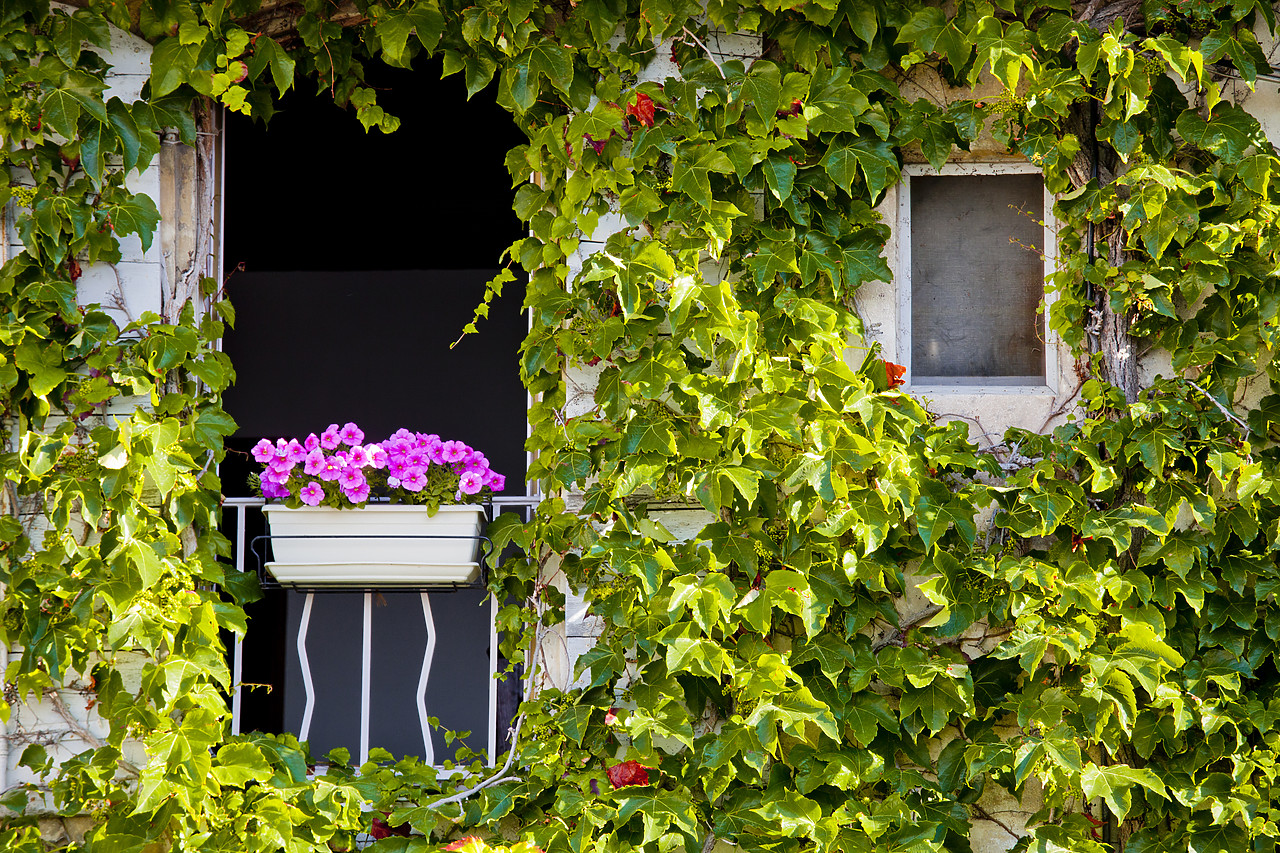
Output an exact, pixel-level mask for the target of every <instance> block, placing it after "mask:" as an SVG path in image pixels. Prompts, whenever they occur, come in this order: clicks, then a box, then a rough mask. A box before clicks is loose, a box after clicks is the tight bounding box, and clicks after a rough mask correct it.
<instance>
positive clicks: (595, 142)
mask: <svg viewBox="0 0 1280 853" xmlns="http://www.w3.org/2000/svg"><path fill="white" fill-rule="evenodd" d="M609 136H613V134H612V133H611V134H609ZM582 138H583V139H585V140H586V141H587V144H588V145H590V146H591V147H592V148H593V149H595V152H596V156H597V157H598V156H600V152H602V151H604V147H605V146H606V145H608V144H609V139H608V138H605V139H592V138H591V134H589V133H584V134H582Z"/></svg>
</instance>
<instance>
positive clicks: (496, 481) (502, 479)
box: [489, 474, 507, 492]
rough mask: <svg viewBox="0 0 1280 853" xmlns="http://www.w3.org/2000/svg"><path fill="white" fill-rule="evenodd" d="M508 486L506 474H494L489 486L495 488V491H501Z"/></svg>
mask: <svg viewBox="0 0 1280 853" xmlns="http://www.w3.org/2000/svg"><path fill="white" fill-rule="evenodd" d="M506 487H507V478H506V475H504V474H494V475H493V477H491V478H490V479H489V488H491V489H493V490H494V491H495V492H500V491H502V490H503V489H505V488H506Z"/></svg>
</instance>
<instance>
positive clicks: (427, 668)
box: [415, 592, 436, 764]
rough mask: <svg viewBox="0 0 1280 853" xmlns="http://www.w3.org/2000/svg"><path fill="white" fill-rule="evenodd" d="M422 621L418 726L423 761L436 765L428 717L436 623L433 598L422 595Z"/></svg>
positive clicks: (417, 697)
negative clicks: (423, 646) (424, 643)
mask: <svg viewBox="0 0 1280 853" xmlns="http://www.w3.org/2000/svg"><path fill="white" fill-rule="evenodd" d="M422 619H423V622H424V623H425V625H426V629H427V648H426V650H425V651H424V652H423V654H422V674H421V675H419V676H418V694H417V696H416V697H415V698H416V699H417V702H418V724H419V725H420V726H422V761H423V763H424V764H435V763H436V748H435V745H434V744H433V743H432V742H431V722H430V717H428V716H427V679H428V678H429V677H430V675H431V662H432V660H433V659H434V658H435V654H436V622H435V619H434V618H432V616H431V597H430V596H429V595H428V594H427V593H425V592H424V593H422Z"/></svg>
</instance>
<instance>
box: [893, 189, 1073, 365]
mask: <svg viewBox="0 0 1280 853" xmlns="http://www.w3.org/2000/svg"><path fill="white" fill-rule="evenodd" d="M1050 209H1051V200H1050V199H1049V197H1048V196H1047V195H1046V193H1045V190H1044V180H1043V178H1042V177H1041V175H1040V173H1039V172H1038V171H1037V170H1035V168H1034V167H1033V166H1031V164H972V163H966V164H949V165H948V166H946V167H944V168H943V170H942V172H941V173H939V172H935V171H934V170H932V169H930V168H929V167H927V166H925V167H917V166H908V167H907V169H906V170H905V171H904V177H903V184H902V187H901V192H900V194H899V217H898V220H899V232H898V233H899V235H900V236H899V251H900V257H899V264H898V294H899V314H898V317H899V346H898V353H899V356H900V357H903V358H904V359H906V360H907V378H908V382H909V384H910V385H912V386H913V387H920V386H942V387H946V386H964V387H973V386H996V387H1019V386H1021V387H1035V388H1042V389H1043V388H1045V387H1046V386H1050V385H1051V384H1053V383H1052V378H1053V377H1054V376H1055V375H1056V372H1057V371H1056V363H1054V359H1053V351H1054V349H1055V348H1054V347H1052V346H1049V344H1048V339H1047V338H1046V334H1045V321H1044V315H1043V313H1042V312H1041V310H1040V305H1041V303H1042V302H1043V301H1044V298H1045V292H1044V280H1045V275H1046V273H1047V271H1048V270H1047V269H1046V264H1047V258H1048V257H1050V256H1051V255H1052V253H1053V248H1054V247H1053V245H1052V241H1053V231H1052V228H1051V227H1050V223H1049V221H1048V217H1049V214H1050Z"/></svg>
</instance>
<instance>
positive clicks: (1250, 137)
mask: <svg viewBox="0 0 1280 853" xmlns="http://www.w3.org/2000/svg"><path fill="white" fill-rule="evenodd" d="M1175 126H1176V128H1177V130H1178V135H1179V136H1181V137H1182V138H1183V139H1185V140H1186V141H1187V142H1189V143H1191V144H1192V145H1194V146H1196V147H1197V148H1203V149H1204V150H1205V151H1209V152H1211V153H1213V154H1216V155H1217V156H1219V157H1221V158H1222V159H1223V160H1225V161H1226V162H1228V163H1238V162H1239V161H1240V159H1241V158H1242V157H1243V156H1244V152H1245V151H1246V150H1247V149H1248V148H1249V146H1250V145H1252V144H1253V141H1254V139H1256V138H1258V136H1259V134H1260V133H1261V125H1259V124H1258V120H1257V119H1256V118H1254V117H1253V116H1251V115H1249V114H1248V113H1247V112H1245V111H1244V109H1243V108H1241V107H1238V106H1235V105H1234V104H1228V103H1226V102H1225V101H1224V102H1222V103H1220V104H1218V106H1217V107H1215V108H1214V110H1213V115H1212V116H1210V118H1209V120H1208V121H1205V120H1204V118H1202V117H1201V115H1200V113H1198V112H1196V111H1195V110H1194V109H1187V110H1183V112H1182V114H1181V115H1180V116H1178V121H1177V124H1176V125H1175Z"/></svg>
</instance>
